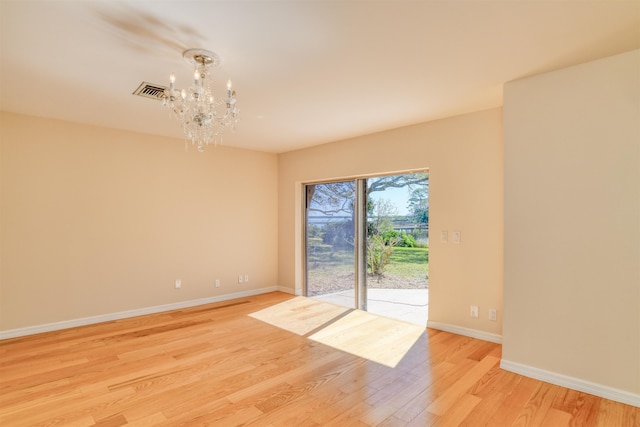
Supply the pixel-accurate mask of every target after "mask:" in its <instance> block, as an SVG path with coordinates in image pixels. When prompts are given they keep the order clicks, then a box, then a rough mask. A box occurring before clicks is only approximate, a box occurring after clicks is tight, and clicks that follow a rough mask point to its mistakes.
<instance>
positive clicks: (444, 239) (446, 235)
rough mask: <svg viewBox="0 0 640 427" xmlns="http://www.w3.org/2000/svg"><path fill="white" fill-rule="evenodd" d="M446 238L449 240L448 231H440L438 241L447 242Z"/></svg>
mask: <svg viewBox="0 0 640 427" xmlns="http://www.w3.org/2000/svg"><path fill="white" fill-rule="evenodd" d="M448 240H449V233H447V232H446V231H441V232H440V241H441V242H442V243H447V241H448Z"/></svg>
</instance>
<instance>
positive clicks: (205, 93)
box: [162, 49, 240, 152]
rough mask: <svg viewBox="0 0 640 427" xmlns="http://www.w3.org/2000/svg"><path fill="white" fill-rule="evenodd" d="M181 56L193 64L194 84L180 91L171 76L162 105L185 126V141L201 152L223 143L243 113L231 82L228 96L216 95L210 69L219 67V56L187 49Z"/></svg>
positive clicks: (199, 50)
mask: <svg viewBox="0 0 640 427" xmlns="http://www.w3.org/2000/svg"><path fill="white" fill-rule="evenodd" d="M182 56H183V57H184V59H185V60H187V62H190V63H191V64H193V65H194V72H193V85H192V86H190V87H189V88H187V89H181V90H178V89H176V88H175V82H176V76H175V74H171V76H170V78H169V89H166V90H165V92H164V97H163V99H162V105H164V106H165V107H167V108H169V110H170V111H171V112H172V115H173V116H174V117H175V118H177V119H178V120H179V121H180V122H181V123H182V127H183V130H184V136H185V139H186V141H191V144H192V145H194V146H196V147H197V149H198V151H200V152H202V151H204V149H205V147H206V146H208V145H209V144H214V145H217V144H218V143H219V142H220V143H221V142H222V134H223V133H224V131H225V128H227V127H230V128H231V129H232V130H233V131H234V132H235V129H236V124H237V123H238V115H239V112H240V110H239V109H238V107H237V105H236V92H235V90H232V89H231V80H229V81H227V90H226V96H223V97H216V96H215V95H214V93H213V89H212V88H211V85H212V83H213V77H212V75H211V70H212V69H213V68H214V67H217V66H219V65H220V58H219V57H218V55H216V54H215V53H213V52H210V51H208V50H204V49H188V50H185V51H184V53H183V54H182ZM186 141H185V144H186Z"/></svg>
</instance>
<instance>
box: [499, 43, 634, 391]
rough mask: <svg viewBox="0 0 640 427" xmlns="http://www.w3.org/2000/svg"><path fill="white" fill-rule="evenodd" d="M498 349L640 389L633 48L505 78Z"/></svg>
mask: <svg viewBox="0 0 640 427" xmlns="http://www.w3.org/2000/svg"><path fill="white" fill-rule="evenodd" d="M504 116H505V124H504V126H505V265H504V266H505V290H504V297H505V322H504V348H503V357H504V359H505V360H508V361H512V362H516V363H520V364H523V365H528V366H531V367H534V368H538V369H543V370H547V371H551V372H555V373H559V374H563V375H567V376H570V377H574V378H580V379H583V380H586V381H590V382H594V383H598V384H601V385H605V386H609V387H613V388H616V389H620V390H625V391H629V392H633V393H640V51H635V52H632V53H627V54H623V55H619V56H614V57H611V58H606V59H602V60H599V61H595V62H591V63H587V64H583V65H579V66H575V67H571V68H567V69H564V70H560V71H556V72H552V73H548V74H543V75H539V76H535V77H532V78H527V79H524V80H520V81H516V82H512V83H509V84H507V85H506V87H505V101H504Z"/></svg>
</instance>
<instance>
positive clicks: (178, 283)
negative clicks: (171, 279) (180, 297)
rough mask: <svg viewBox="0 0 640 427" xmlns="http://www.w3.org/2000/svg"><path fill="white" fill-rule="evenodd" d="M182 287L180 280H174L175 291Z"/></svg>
mask: <svg viewBox="0 0 640 427" xmlns="http://www.w3.org/2000/svg"><path fill="white" fill-rule="evenodd" d="M181 287H182V280H180V279H176V289H180V288H181Z"/></svg>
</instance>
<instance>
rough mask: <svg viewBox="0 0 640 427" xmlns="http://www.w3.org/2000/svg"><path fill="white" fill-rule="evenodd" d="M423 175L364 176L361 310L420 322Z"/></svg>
mask: <svg viewBox="0 0 640 427" xmlns="http://www.w3.org/2000/svg"><path fill="white" fill-rule="evenodd" d="M428 196H429V175H428V174H427V173H417V174H406V175H392V176H383V177H376V178H370V179H368V180H367V245H366V247H367V254H366V258H367V292H366V295H367V310H368V311H369V312H372V313H376V314H381V315H384V316H388V317H393V318H396V319H401V320H406V321H409V322H413V323H418V324H422V325H426V323H427V314H428V301H429V297H428V286H429V285H428V275H429V266H428V261H429V234H428V233H429V198H428Z"/></svg>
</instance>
